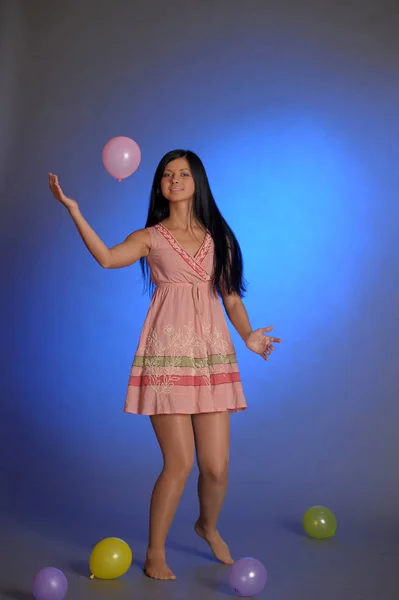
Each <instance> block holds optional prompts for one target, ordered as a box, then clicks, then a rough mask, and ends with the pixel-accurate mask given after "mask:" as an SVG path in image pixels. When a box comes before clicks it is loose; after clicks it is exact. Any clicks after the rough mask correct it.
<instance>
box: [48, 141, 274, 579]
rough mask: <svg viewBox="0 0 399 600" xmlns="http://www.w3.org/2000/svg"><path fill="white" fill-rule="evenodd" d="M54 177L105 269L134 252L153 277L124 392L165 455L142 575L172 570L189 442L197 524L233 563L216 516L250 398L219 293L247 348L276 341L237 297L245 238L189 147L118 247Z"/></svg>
mask: <svg viewBox="0 0 399 600" xmlns="http://www.w3.org/2000/svg"><path fill="white" fill-rule="evenodd" d="M49 183H50V189H51V191H52V193H53V195H54V196H55V198H56V199H57V200H58V201H59V202H61V203H62V204H63V205H64V206H65V207H66V208H67V209H68V211H69V213H70V215H71V217H72V219H73V221H74V222H75V225H76V227H77V229H78V231H79V233H80V235H81V237H82V240H83V242H84V243H85V245H86V247H87V249H88V250H89V252H90V253H91V254H92V255H93V257H94V258H95V259H96V261H97V262H98V263H99V264H100V265H101V266H102V267H104V268H107V269H111V268H120V267H127V266H129V265H132V264H133V263H135V262H136V261H138V260H140V261H141V267H142V270H143V273H144V275H145V277H146V278H147V282H148V283H150V285H153V286H155V292H154V294H153V297H152V301H151V305H150V308H149V311H148V314H147V317H146V320H145V323H144V327H143V330H142V334H141V336H140V340H139V344H138V347H137V350H136V354H135V357H134V360H133V365H132V369H131V374H130V380H129V386H128V391H127V395H126V401H125V411H126V412H127V413H134V414H143V415H149V416H150V418H151V422H152V426H153V428H154V431H155V435H156V437H157V440H158V442H159V445H160V449H161V452H162V455H163V461H164V464H163V469H162V472H161V474H160V476H159V478H158V480H157V482H156V484H155V487H154V490H153V494H152V499H151V507H150V528H149V543H148V549H147V557H146V562H145V565H144V570H145V573H146V574H147V575H148V576H149V577H153V578H155V579H175V575H174V574H173V572H172V571H171V570H170V569H169V567H168V566H167V564H166V559H165V542H166V537H167V534H168V531H169V528H170V525H171V523H172V520H173V517H174V515H175V512H176V509H177V505H178V503H179V500H180V497H181V495H182V492H183V489H184V486H185V483H186V480H187V477H188V475H189V473H190V471H191V469H192V466H193V460H194V451H196V455H197V463H198V467H199V473H200V475H199V480H198V496H199V518H198V520H197V522H196V523H195V526H194V528H195V531H196V533H197V534H198V535H199V536H200V537H201V538H202V539H204V540H205V541H206V542H208V544H209V546H210V548H211V550H212V551H213V553H214V555H215V556H216V558H217V559H219V560H220V561H221V562H223V563H225V564H232V563H233V559H232V558H231V555H230V552H229V548H228V546H227V544H226V543H225V542H224V541H223V539H222V538H221V536H220V535H219V533H218V531H217V521H218V517H219V514H220V511H221V508H222V505H223V501H224V497H225V494H226V487H227V470H228V460H229V437H230V435H229V426H230V421H229V417H230V413H232V412H238V411H242V410H244V409H245V408H246V402H245V398H244V394H243V391H242V386H241V382H240V375H239V371H238V367H237V361H236V355H235V351H234V347H233V344H232V342H231V339H230V335H229V331H228V328H227V323H226V320H225V317H224V313H223V309H222V305H221V302H220V299H219V298H220V297H221V299H222V301H223V304H224V307H225V310H226V312H227V315H228V317H229V319H230V321H231V323H232V324H233V326H234V327H235V329H236V330H237V332H238V333H239V334H240V336H241V337H242V339H243V340H244V342H245V344H246V346H247V348H248V349H249V350H252V351H253V352H255V353H256V354H259V355H260V356H261V357H262V358H264V359H265V360H267V359H268V356H269V355H270V354H271V352H272V351H273V350H274V346H273V343H274V342H280V341H281V340H280V339H279V338H275V337H271V336H270V335H268V334H269V333H270V332H271V330H272V329H273V327H265V328H261V329H256V330H252V327H251V325H250V322H249V319H248V315H247V312H246V310H245V307H244V305H243V303H242V300H241V298H242V296H243V293H244V291H245V287H244V282H243V263H242V255H241V250H240V246H239V244H238V242H237V239H236V237H235V236H234V234H233V232H232V230H231V229H230V227H229V226H228V225H227V223H226V221H225V220H224V219H223V217H222V215H221V214H220V212H219V209H218V207H217V205H216V203H215V200H214V198H213V196H212V192H211V190H210V187H209V183H208V178H207V175H206V172H205V169H204V166H203V164H202V162H201V160H200V159H199V158H198V156H196V155H195V154H194V153H193V152H190V151H183V150H175V151H172V152H169V153H168V154H166V156H164V157H163V158H162V160H161V162H160V163H159V165H158V168H157V170H156V172H155V176H154V181H153V186H152V191H151V198H150V207H149V211H148V218H147V223H146V227H145V229H140V230H138V231H135V232H133V233H131V234H130V235H129V236H128V237H127V238H126V240H125V241H124V242H122V243H121V244H119V245H117V246H114V247H113V248H108V247H107V246H106V245H105V244H104V243H103V242H102V241H101V239H100V238H99V237H98V235H97V234H96V233H95V232H94V231H93V229H92V228H91V227H90V225H89V224H88V223H87V222H86V221H85V219H84V218H83V216H82V215H81V213H80V211H79V207H78V204H77V203H76V201H75V200H72V199H71V198H68V197H67V196H65V194H64V193H63V191H62V189H61V187H60V185H59V183H58V178H57V176H56V175H52V174H50V175H49Z"/></svg>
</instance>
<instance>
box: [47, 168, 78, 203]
mask: <svg viewBox="0 0 399 600" xmlns="http://www.w3.org/2000/svg"><path fill="white" fill-rule="evenodd" d="M48 181H49V186H50V190H51V192H52V194H53V196H54V198H55V199H56V200H58V202H61V204H63V205H64V206H65V208H67V209H68V210H69V211H71V210H72V209H73V208H77V207H78V203H77V202H76V200H72V198H68V196H65V194H64V192H63V191H62V189H61V186H60V184H59V182H58V177H57V175H53V173H49V174H48Z"/></svg>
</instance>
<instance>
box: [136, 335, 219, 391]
mask: <svg viewBox="0 0 399 600" xmlns="http://www.w3.org/2000/svg"><path fill="white" fill-rule="evenodd" d="M202 327H203V337H201V336H200V335H199V334H198V333H197V332H196V331H195V330H194V327H193V325H192V324H191V323H190V324H189V325H187V326H185V328H184V331H183V332H182V331H181V329H178V330H176V329H175V328H174V327H173V325H166V326H165V327H164V330H163V332H164V334H165V335H166V336H167V338H168V339H167V342H166V343H162V341H161V340H160V338H159V336H158V334H157V332H156V330H155V329H152V330H151V331H150V334H149V336H148V338H147V340H146V343H145V345H144V348H140V349H139V352H138V354H140V355H142V356H143V361H144V364H143V376H148V377H149V378H150V385H151V387H152V388H153V390H154V391H155V392H156V393H157V394H160V393H163V394H169V393H170V392H171V390H172V388H173V387H174V385H175V384H177V383H178V382H180V383H181V380H182V379H184V378H185V377H187V376H190V377H191V378H192V377H201V379H202V380H203V383H202V385H203V384H204V383H206V385H207V386H209V387H211V374H212V373H214V371H215V369H214V362H213V360H212V358H211V357H214V356H215V355H216V356H217V359H218V360H217V362H218V363H219V364H229V363H230V362H231V360H230V356H229V355H228V354H227V351H228V348H229V342H228V340H227V339H224V336H223V334H222V332H221V331H219V329H217V327H214V328H213V329H212V327H211V325H208V324H203V326H202ZM196 354H197V356H198V354H200V355H202V358H198V357H196V356H195V355H196Z"/></svg>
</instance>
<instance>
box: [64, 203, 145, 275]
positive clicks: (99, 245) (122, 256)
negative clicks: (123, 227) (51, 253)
mask: <svg viewBox="0 0 399 600" xmlns="http://www.w3.org/2000/svg"><path fill="white" fill-rule="evenodd" d="M69 213H70V215H71V217H72V219H73V221H74V223H75V225H76V228H77V230H78V232H79V234H80V237H81V238H82V240H83V243H84V244H85V246H86V248H87V249H88V251H89V252H90V254H91V255H92V256H93V257H94V258H95V260H96V261H97V262H98V264H99V265H101V266H102V267H103V268H104V269H120V268H122V267H128V266H129V265H132V264H134V263H135V262H137V261H138V260H139V259H140V258H142V257H143V256H147V255H148V253H149V251H150V249H151V236H150V232H149V231H148V229H139V230H137V231H134V232H133V233H131V234H130V235H128V237H127V238H126V239H125V241H124V242H122V243H121V244H117V245H116V246H113V247H112V248H108V247H107V246H106V245H105V244H104V242H103V241H102V240H101V239H100V237H99V236H98V235H97V233H96V232H95V231H94V229H92V227H91V226H90V225H89V223H88V222H87V221H86V219H85V218H84V217H83V215H82V214H81V212H80V210H79V208H78V207H77V206H76V207H74V208H72V209H71V210H70V211H69Z"/></svg>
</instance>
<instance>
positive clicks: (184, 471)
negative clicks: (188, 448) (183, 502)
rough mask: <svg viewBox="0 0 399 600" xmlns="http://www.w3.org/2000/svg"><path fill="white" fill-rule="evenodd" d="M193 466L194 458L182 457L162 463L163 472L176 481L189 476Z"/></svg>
mask: <svg viewBox="0 0 399 600" xmlns="http://www.w3.org/2000/svg"><path fill="white" fill-rule="evenodd" d="M193 464H194V456H188V455H187V456H182V457H179V458H178V459H174V460H173V459H169V460H165V461H164V466H163V472H164V474H166V475H170V476H172V477H174V478H176V479H181V480H185V479H187V478H188V476H189V475H190V473H191V471H192V468H193Z"/></svg>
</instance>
